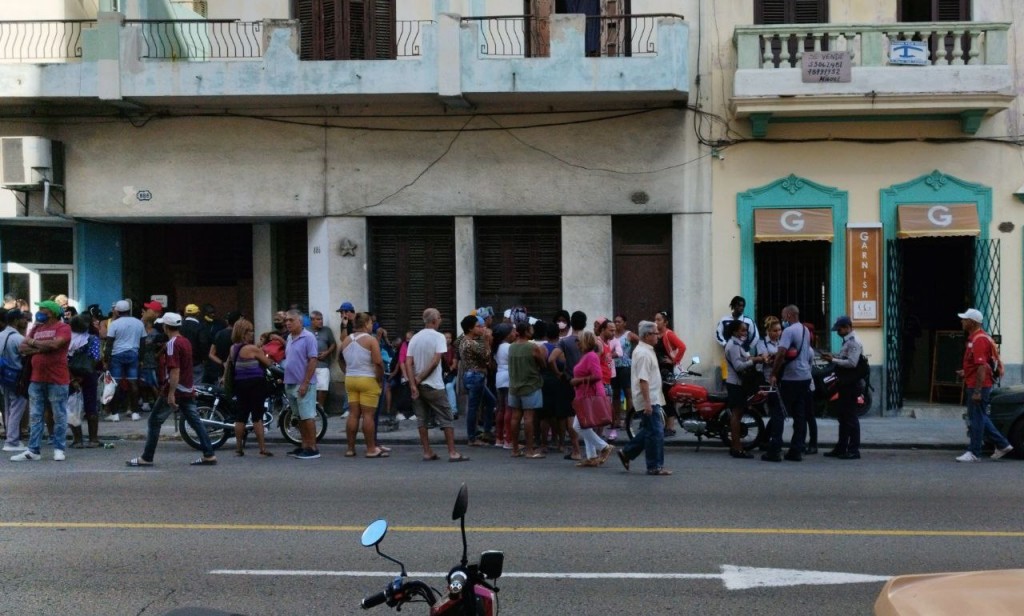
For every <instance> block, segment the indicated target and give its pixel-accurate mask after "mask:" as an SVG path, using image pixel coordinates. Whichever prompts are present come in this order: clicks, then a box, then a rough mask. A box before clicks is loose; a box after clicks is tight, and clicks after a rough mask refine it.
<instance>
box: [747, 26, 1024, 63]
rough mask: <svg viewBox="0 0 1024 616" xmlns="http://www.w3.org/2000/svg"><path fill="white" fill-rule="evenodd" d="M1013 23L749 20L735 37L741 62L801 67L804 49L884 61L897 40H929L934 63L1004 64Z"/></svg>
mask: <svg viewBox="0 0 1024 616" xmlns="http://www.w3.org/2000/svg"><path fill="white" fill-rule="evenodd" d="M1008 31H1009V24H1005V23H974V22H935V23H898V24H882V25H875V24H872V25H856V24H812V25H807V24H801V25H788V26H745V27H741V28H737V29H736V34H735V37H734V42H735V44H736V48H737V54H738V62H739V68H741V69H750V68H761V69H777V68H799V67H800V66H801V60H802V59H803V55H804V52H807V51H849V52H850V55H851V57H852V59H853V66H886V65H887V64H888V58H889V48H890V47H891V46H892V45H893V44H894V43H895V42H896V41H905V40H912V41H927V42H928V49H929V50H930V54H929V62H930V64H932V65H933V66H949V65H954V66H965V65H966V66H978V65H998V64H1006V61H1007V56H1006V53H1007V52H1006V41H1007V33H1008Z"/></svg>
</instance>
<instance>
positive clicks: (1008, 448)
mask: <svg viewBox="0 0 1024 616" xmlns="http://www.w3.org/2000/svg"><path fill="white" fill-rule="evenodd" d="M1011 451H1013V445H1007V446H1006V447H1003V448H1002V449H996V450H995V451H993V452H992V459H993V460H998V459H999V458H1002V457H1003V456H1005V455H1006V454H1008V453H1010V452H1011Z"/></svg>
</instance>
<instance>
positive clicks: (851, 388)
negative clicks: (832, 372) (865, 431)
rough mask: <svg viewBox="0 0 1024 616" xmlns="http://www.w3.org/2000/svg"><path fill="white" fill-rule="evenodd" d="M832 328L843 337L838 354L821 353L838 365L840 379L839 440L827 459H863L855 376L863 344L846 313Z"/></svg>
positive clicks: (858, 392) (858, 391) (837, 370)
mask: <svg viewBox="0 0 1024 616" xmlns="http://www.w3.org/2000/svg"><path fill="white" fill-rule="evenodd" d="M832 331H834V332H836V333H837V334H839V337H840V338H842V339H843V346H842V347H841V348H840V349H839V354H838V355H834V356H833V355H832V354H831V353H822V354H821V356H822V357H823V358H825V359H826V360H828V361H830V362H832V363H833V364H835V366H836V375H837V379H838V394H839V399H838V400H837V402H838V408H839V441H838V442H837V443H836V446H835V448H834V449H833V450H832V451H829V452H826V453H825V454H824V455H825V457H828V458H839V459H840V460H859V459H860V419H858V418H857V396H858V395H860V388H859V386H858V381H859V379H858V378H856V377H855V376H851V377H846V376H844V375H848V374H849V375H852V371H854V370H856V369H857V364H858V363H859V362H860V357H861V355H863V354H864V347H863V346H862V345H861V343H860V341H859V340H857V338H856V336H854V335H853V321H852V320H850V317H848V316H846V315H843V316H841V317H839V318H838V319H836V322H835V325H833V326H832Z"/></svg>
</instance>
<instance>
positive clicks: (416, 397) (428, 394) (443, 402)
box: [405, 308, 469, 462]
mask: <svg viewBox="0 0 1024 616" xmlns="http://www.w3.org/2000/svg"><path fill="white" fill-rule="evenodd" d="M440 326H441V313H440V312H439V311H438V310H437V309H436V308H427V309H426V310H424V311H423V329H421V330H420V331H419V332H418V333H417V334H416V335H415V336H413V337H412V340H410V341H409V350H408V352H407V353H406V356H405V372H406V374H407V375H408V377H409V393H410V394H411V395H412V405H413V409H415V411H416V423H417V427H418V428H419V433H420V444H421V445H422V446H423V460H424V461H425V462H429V461H432V460H437V459H438V456H437V454H436V453H434V451H433V450H432V449H431V448H430V436H429V433H428V431H427V422H428V420H429V419H430V414H433V418H434V420H435V421H436V422H437V425H438V427H440V428H441V429H442V430H443V431H444V440H445V444H447V445H448V461H449V462H465V461H466V460H469V458H468V457H466V456H464V455H462V454H460V453H459V452H457V451H455V429H454V428H453V427H452V409H451V406H449V403H448V393H447V392H446V391H445V388H444V378H443V377H442V371H441V361H442V358H443V357H444V354H445V353H446V352H447V351H448V343H447V342H445V339H444V334H442V333H441V332H439V331H437V329H438V328H439V327H440Z"/></svg>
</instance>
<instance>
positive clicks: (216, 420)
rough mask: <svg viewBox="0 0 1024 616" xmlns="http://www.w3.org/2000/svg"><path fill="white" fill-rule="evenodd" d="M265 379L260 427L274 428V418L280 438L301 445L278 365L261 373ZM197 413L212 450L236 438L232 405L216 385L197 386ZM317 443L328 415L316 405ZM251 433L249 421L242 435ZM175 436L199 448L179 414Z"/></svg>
mask: <svg viewBox="0 0 1024 616" xmlns="http://www.w3.org/2000/svg"><path fill="white" fill-rule="evenodd" d="M264 377H265V378H266V379H267V388H268V391H269V392H270V393H269V395H268V396H267V399H266V400H265V401H264V402H263V425H264V427H265V428H266V429H270V428H271V427H273V426H274V423H275V419H274V418H275V417H277V420H276V422H277V425H278V427H279V428H280V429H281V435H282V436H284V438H285V439H286V440H287V441H288V442H289V443H291V444H293V445H301V444H302V437H301V435H300V434H299V416H298V413H293V412H292V407H291V404H290V403H289V402H288V396H286V395H285V393H284V370H283V369H282V368H281V367H280V366H278V365H276V364H275V365H272V366H270V367H268V368H267V369H266V370H265V371H264ZM195 391H196V411H197V412H198V413H199V420H200V421H201V422H202V423H203V425H204V426H205V427H206V434H207V436H209V437H210V442H211V443H212V444H213V448H214V449H217V448H219V447H220V446H221V445H223V444H224V443H225V442H227V440H228V439H229V438H231V437H232V436H234V435H235V418H234V409H233V402H232V401H231V400H230V399H229V398H228V397H227V394H226V393H225V392H224V388H223V387H221V386H219V385H208V384H202V385H196V386H195ZM315 421H316V440H317V442H320V439H322V438H323V437H324V435H325V434H327V412H326V411H324V409H323V407H322V406H320V405H319V404H317V405H316V418H315ZM252 431H253V427H252V421H251V418H250V421H248V422H247V423H246V425H245V434H246V436H248V435H249V434H250V433H251V432H252ZM178 434H180V435H181V438H182V440H183V441H185V442H186V443H188V444H189V446H190V447H192V448H193V449H202V446H201V445H200V444H199V436H198V435H197V434H196V433H195V431H194V430H193V429H192V426H190V425H188V422H187V421H185V416H184V415H181V414H180V413H179V414H178Z"/></svg>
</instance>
